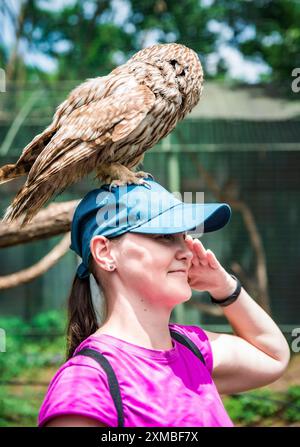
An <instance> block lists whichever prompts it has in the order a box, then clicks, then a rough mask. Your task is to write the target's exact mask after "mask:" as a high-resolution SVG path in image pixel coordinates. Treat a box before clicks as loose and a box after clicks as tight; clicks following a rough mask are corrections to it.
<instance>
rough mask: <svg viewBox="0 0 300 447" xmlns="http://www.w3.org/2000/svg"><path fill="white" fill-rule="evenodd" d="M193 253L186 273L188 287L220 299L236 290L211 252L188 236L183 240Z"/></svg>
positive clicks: (197, 240) (228, 275) (233, 281)
mask: <svg viewBox="0 0 300 447" xmlns="http://www.w3.org/2000/svg"><path fill="white" fill-rule="evenodd" d="M185 242H186V244H187V246H188V248H189V249H190V250H191V251H192V252H193V258H192V263H191V267H190V269H189V272H188V283H189V285H190V287H191V288H192V289H194V290H198V291H207V292H208V293H209V294H210V295H211V296H213V297H214V298H216V299H218V298H220V299H222V298H226V297H227V296H229V295H231V294H232V293H233V292H234V291H235V288H236V281H235V280H234V278H232V276H230V274H229V273H228V272H226V270H225V269H224V268H223V267H222V265H221V264H220V263H219V261H218V260H217V258H216V256H215V255H214V253H213V252H212V251H211V250H209V249H208V250H205V248H204V246H203V245H202V243H201V242H200V241H199V239H193V238H192V237H191V236H190V235H188V236H187V237H186V239H185Z"/></svg>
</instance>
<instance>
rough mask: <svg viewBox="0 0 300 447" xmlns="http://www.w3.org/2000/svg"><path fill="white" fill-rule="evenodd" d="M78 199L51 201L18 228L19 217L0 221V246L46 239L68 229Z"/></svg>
mask: <svg viewBox="0 0 300 447" xmlns="http://www.w3.org/2000/svg"><path fill="white" fill-rule="evenodd" d="M78 203H79V201H78V200H72V201H70V202H60V203H52V204H51V205H49V206H48V207H47V208H45V209H43V210H41V211H40V212H39V213H38V214H37V215H36V216H35V217H34V218H33V219H32V221H31V222H29V223H28V224H27V225H25V226H24V227H21V228H20V219H19V220H18V221H16V222H13V223H10V224H7V223H5V222H3V221H1V222H0V248H1V247H11V246H13V245H18V244H23V243H28V242H32V241H35V240H39V239H46V238H49V237H51V236H56V235H58V234H63V233H66V232H67V231H70V228H71V222H72V217H73V214H74V210H75V207H76V205H77V204H78Z"/></svg>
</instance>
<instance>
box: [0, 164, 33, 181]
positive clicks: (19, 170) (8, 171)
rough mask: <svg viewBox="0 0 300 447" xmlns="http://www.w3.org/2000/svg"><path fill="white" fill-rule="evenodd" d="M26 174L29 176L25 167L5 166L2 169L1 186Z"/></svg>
mask: <svg viewBox="0 0 300 447" xmlns="http://www.w3.org/2000/svg"><path fill="white" fill-rule="evenodd" d="M25 174H27V170H26V169H25V167H24V165H23V166H22V165H18V164H15V165H13V164H10V165H4V166H2V168H0V185H1V184H2V183H6V182H9V181H10V180H13V179H14V178H17V177H20V176H21V175H25Z"/></svg>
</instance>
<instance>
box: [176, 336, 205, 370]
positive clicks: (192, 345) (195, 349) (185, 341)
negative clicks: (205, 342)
mask: <svg viewBox="0 0 300 447" xmlns="http://www.w3.org/2000/svg"><path fill="white" fill-rule="evenodd" d="M170 333H171V335H172V337H173V338H175V340H177V341H179V343H181V344H183V345H184V346H186V347H187V348H188V349H190V350H191V351H192V352H193V353H194V354H195V355H196V356H197V357H198V359H200V360H201V362H202V363H203V364H204V365H205V366H206V363H205V360H204V357H203V355H202V354H201V352H200V350H199V348H198V347H197V346H196V345H195V343H194V342H193V341H192V340H190V339H189V338H188V337H187V336H186V335H183V334H180V333H179V332H177V331H174V330H173V329H170Z"/></svg>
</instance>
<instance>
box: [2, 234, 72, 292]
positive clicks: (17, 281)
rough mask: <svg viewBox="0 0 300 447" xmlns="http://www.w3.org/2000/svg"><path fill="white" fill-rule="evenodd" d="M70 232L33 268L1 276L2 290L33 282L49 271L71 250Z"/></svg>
mask: <svg viewBox="0 0 300 447" xmlns="http://www.w3.org/2000/svg"><path fill="white" fill-rule="evenodd" d="M69 246H70V232H69V233H67V234H66V235H65V236H64V237H63V238H62V240H61V241H60V242H59V243H58V244H57V245H56V246H55V247H54V248H53V249H52V250H51V251H50V252H49V253H48V254H47V255H46V256H45V257H44V258H42V259H41V260H40V261H39V262H37V263H36V264H34V265H33V266H31V267H29V268H27V269H25V270H21V271H20V272H17V273H13V274H11V275H7V276H0V290H3V289H9V288H11V287H16V286H19V285H21V284H24V283H27V282H29V281H32V280H33V279H35V278H37V277H38V276H41V275H42V274H43V273H45V272H46V271H47V270H49V269H50V268H51V267H52V266H53V265H54V264H56V263H57V261H58V260H59V259H60V258H61V257H62V256H63V255H64V254H65V253H66V252H67V251H68V250H69Z"/></svg>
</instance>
